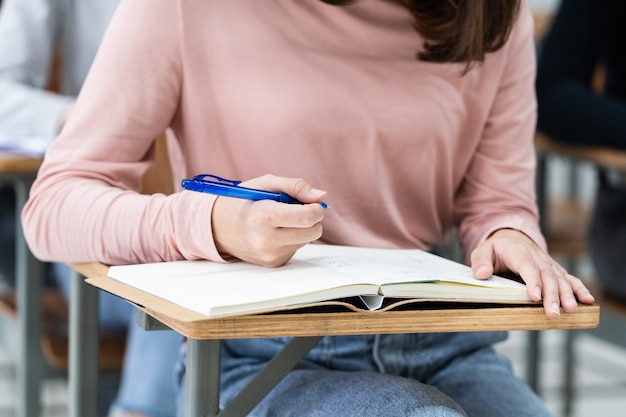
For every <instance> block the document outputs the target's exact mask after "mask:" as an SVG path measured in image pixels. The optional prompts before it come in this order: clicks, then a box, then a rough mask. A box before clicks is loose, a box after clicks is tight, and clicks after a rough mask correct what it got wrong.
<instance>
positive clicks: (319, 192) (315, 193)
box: [309, 188, 326, 197]
mask: <svg viewBox="0 0 626 417" xmlns="http://www.w3.org/2000/svg"><path fill="white" fill-rule="evenodd" d="M325 192H326V191H324V190H320V189H317V188H311V189H310V190H309V194H311V195H312V196H314V197H318V196H320V195H322V194H324V193H325Z"/></svg>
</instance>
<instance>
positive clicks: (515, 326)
mask: <svg viewBox="0 0 626 417" xmlns="http://www.w3.org/2000/svg"><path fill="white" fill-rule="evenodd" d="M72 267H73V268H74V270H75V271H77V272H79V273H80V274H82V275H84V276H86V277H88V279H87V283H89V284H92V285H93V286H95V287H98V288H101V289H103V290H105V291H108V292H110V293H112V294H115V295H118V296H120V297H122V298H125V299H127V300H129V301H131V302H132V303H134V304H135V305H136V306H137V307H138V309H139V310H140V311H141V312H143V313H144V314H145V316H142V317H143V320H144V327H145V328H152V327H158V326H160V325H161V324H162V325H164V326H167V327H169V328H172V329H174V330H176V331H177V332H179V333H180V334H182V335H183V336H186V337H187V344H188V345H187V349H188V351H187V377H186V378H187V379H186V387H187V391H186V395H187V396H186V408H185V416H188V417H196V416H198V417H199V416H203V417H204V416H218V415H219V416H222V417H224V416H244V415H246V414H247V413H248V412H249V411H250V410H251V409H252V408H253V407H254V406H255V405H256V403H257V402H258V401H260V400H261V399H262V398H263V397H264V396H265V394H267V392H269V391H270V390H271V389H272V388H273V387H274V386H275V384H277V383H278V382H279V381H280V380H281V379H282V377H283V376H284V375H286V374H287V373H288V372H289V371H290V370H291V368H292V367H293V366H294V365H295V364H296V363H297V362H298V361H299V360H300V359H301V358H302V357H304V356H305V355H306V354H307V352H308V351H309V350H310V349H311V348H312V347H313V346H314V345H315V344H316V343H317V342H318V341H319V340H320V339H321V338H322V337H323V336H326V335H349V334H389V333H419V332H424V333H425V332H456V331H495V330H546V329H587V328H593V327H596V326H597V325H598V323H599V321H598V320H599V313H600V308H599V306H597V305H592V306H581V307H580V309H579V311H578V312H577V313H574V314H567V313H565V312H562V313H561V317H560V318H559V319H556V320H554V319H548V318H547V317H546V316H545V314H544V311H543V307H541V306H539V305H536V306H535V305H533V306H481V307H478V308H477V307H472V308H462V306H452V307H447V308H444V309H427V308H423V309H419V310H417V309H416V310H410V311H387V312H382V311H378V312H301V313H295V314H285V313H281V314H278V313H277V314H264V315H243V316H235V317H223V318H207V317H205V316H203V315H200V314H198V313H195V312H192V311H189V310H187V309H185V308H183V307H180V306H178V305H175V304H173V303H170V302H167V301H165V300H163V299H160V298H158V297H155V296H152V295H150V294H147V293H145V292H143V291H140V290H137V289H135V288H133V287H130V286H128V285H125V284H122V283H120V282H118V281H115V280H112V279H109V278H107V271H108V267H107V266H105V265H102V264H99V263H89V264H74V265H72ZM80 274H78V273H77V274H76V275H75V280H76V288H79V287H80V286H81V284H82V287H83V288H82V291H85V290H87V292H92V291H94V290H95V288H91V289H87V287H89V286H88V285H85V284H84V283H83V282H82V279H81V278H80ZM72 298H76V297H75V296H74V294H72ZM84 307H87V308H89V307H91V306H90V305H89V304H87V305H85V306H84ZM91 310H92V312H91V313H87V314H86V315H85V314H84V313H85V312H77V311H76V310H70V314H79V315H80V316H81V317H82V316H85V317H87V316H92V314H93V313H95V312H94V311H93V309H91ZM91 320H93V318H92V319H91ZM70 331H71V332H74V331H79V328H78V326H76V328H74V327H72V328H71V329H70ZM274 336H293V337H294V339H293V340H292V342H291V343H290V344H288V345H287V346H286V347H285V348H284V350H283V351H282V352H280V353H279V354H278V355H277V356H276V357H275V358H274V359H273V360H272V361H271V362H270V363H269V364H268V366H267V368H265V369H264V370H263V371H261V373H259V375H258V376H257V377H256V378H255V379H254V380H253V381H252V382H251V385H249V386H247V387H246V388H245V389H244V390H243V391H242V392H241V393H240V394H239V396H238V397H236V398H235V400H234V401H233V402H232V404H230V405H229V406H228V407H227V408H226V409H224V410H222V411H220V410H219V408H218V407H219V402H218V399H219V369H220V366H219V365H220V362H219V361H220V340H221V339H229V338H248V337H251V338H257V337H258V338H261V337H274ZM77 337H80V336H79V335H75V334H74V333H71V335H70V339H71V340H74V339H75V338H77ZM90 337H93V335H92V336H90ZM87 342H88V343H89V344H90V345H93V342H89V341H87ZM83 354H85V353H84V352H83ZM83 359H87V360H88V358H83ZM86 366H87V367H89V366H90V365H88V364H85V363H80V362H76V363H72V367H80V368H84V367H86ZM78 377H80V375H79V376H78ZM75 386H76V387H80V386H82V385H81V384H79V382H76V383H75ZM207 393H209V394H208V395H207ZM71 395H72V396H73V397H74V396H75V397H74V398H73V401H74V400H77V401H78V402H79V404H76V405H75V407H76V408H75V409H76V412H77V414H70V415H71V417H78V416H79V415H87V414H80V413H78V411H80V412H81V413H88V412H89V410H88V409H80V410H79V409H78V407H82V406H85V404H84V403H82V404H80V402H81V401H82V400H81V398H83V396H84V395H87V396H90V395H91V394H87V393H85V392H79V391H76V392H72V393H71Z"/></svg>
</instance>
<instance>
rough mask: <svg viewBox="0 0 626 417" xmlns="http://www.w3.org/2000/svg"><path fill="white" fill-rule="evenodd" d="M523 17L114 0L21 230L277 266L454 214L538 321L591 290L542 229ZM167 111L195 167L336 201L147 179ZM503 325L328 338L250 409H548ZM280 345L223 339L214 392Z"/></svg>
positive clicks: (426, 231)
mask: <svg viewBox="0 0 626 417" xmlns="http://www.w3.org/2000/svg"><path fill="white" fill-rule="evenodd" d="M335 3H347V4H343V5H341V7H339V5H338V4H335ZM155 25H158V27H157V28H155ZM532 34H533V29H532V19H531V16H530V15H529V12H528V10H527V8H526V6H525V4H524V5H522V6H521V9H520V5H519V4H518V3H517V1H512V0H508V1H504V0H485V1H483V2H476V1H471V2H469V1H464V0H456V1H451V2H440V1H438V0H433V1H426V0H425V1H415V2H411V1H402V2H398V1H391V0H380V1H378V0H371V1H361V2H346V1H343V2H338V1H330V0H328V1H320V0H307V1H298V2H293V1H288V0H277V1H272V2H250V1H244V0H230V1H228V2H223V1H194V0H178V1H168V2H154V1H153V0H135V1H133V2H126V3H124V2H123V3H122V4H121V6H120V9H118V13H117V16H116V17H115V18H114V20H113V22H112V25H111V26H110V28H109V32H108V34H107V36H106V37H105V40H104V43H103V47H102V49H101V51H100V54H99V57H98V58H97V59H96V62H95V64H94V66H93V67H92V71H91V73H90V75H89V79H88V80H87V82H86V84H85V87H84V89H83V91H82V93H81V95H80V97H79V99H78V102H77V104H76V108H75V111H74V113H73V114H72V118H71V119H70V120H69V121H68V122H67V124H66V129H65V130H64V131H63V134H62V135H61V137H60V138H59V139H58V140H57V141H56V142H55V144H54V145H53V147H52V148H51V149H50V151H49V152H48V154H47V155H46V161H45V162H44V164H43V167H42V169H41V171H40V175H39V178H38V179H37V182H36V183H35V185H34V187H33V192H32V194H31V200H30V201H29V203H28V205H27V207H26V208H25V211H24V213H23V221H24V224H25V230H26V235H27V239H28V241H29V243H30V245H31V246H32V249H33V250H34V252H35V253H36V254H37V255H38V256H39V257H42V258H45V259H52V258H54V259H59V260H64V261H74V262H77V261H86V260H91V261H93V260H98V261H102V262H106V263H110V264H119V263H128V262H154V261H162V260H164V261H170V260H177V259H209V260H213V261H216V262H225V261H235V260H240V261H246V262H253V263H257V264H261V265H266V266H270V267H277V266H280V265H282V264H283V263H285V262H286V261H287V260H288V259H289V258H290V257H291V256H292V255H293V253H294V252H295V251H296V250H297V249H298V248H299V247H301V246H302V245H304V244H306V243H308V242H313V241H319V242H320V243H325V244H343V245H353V246H370V247H396V248H405V247H414V248H422V249H432V248H433V247H435V246H436V245H438V244H441V243H442V242H443V239H444V235H445V233H446V232H447V231H448V230H450V229H452V228H453V227H457V228H458V234H459V238H460V241H461V244H462V246H463V248H464V250H465V253H466V258H467V260H468V262H470V263H471V265H472V268H473V270H474V272H475V275H476V276H477V277H479V278H486V277H488V276H490V275H491V274H492V272H494V271H498V272H502V271H507V270H510V271H512V272H515V273H518V274H520V275H521V277H522V278H523V279H524V280H525V281H526V283H527V285H528V291H529V294H530V295H531V297H533V298H534V299H535V300H540V299H541V300H543V304H544V307H545V311H546V314H547V315H548V316H550V317H556V316H558V314H559V308H560V307H561V308H563V309H564V310H565V311H574V310H575V309H576V307H577V303H576V297H578V299H579V301H581V302H584V303H590V302H592V301H593V297H592V296H591V294H589V292H588V291H587V289H586V288H585V287H584V286H583V285H582V283H581V282H580V280H578V279H576V278H575V277H572V276H570V275H568V274H567V273H566V272H565V271H564V269H563V268H562V267H560V266H559V265H558V264H557V263H556V262H555V261H554V260H552V259H551V258H550V257H549V255H548V254H547V253H546V251H545V243H544V240H543V238H542V236H541V234H540V231H539V228H538V224H537V211H536V207H535V202H534V189H533V176H534V172H533V170H534V151H533V142H532V138H533V131H534V122H535V101H534V88H533V82H534V75H535V71H534V68H535V67H534V49H533V39H532V36H533V35H532ZM167 127H171V128H172V129H173V130H174V131H175V133H176V136H177V137H178V138H179V140H180V145H181V148H182V150H183V153H184V155H185V165H186V169H187V174H188V175H195V174H200V173H210V174H215V175H219V176H221V177H225V178H233V179H245V180H248V181H246V182H245V183H244V184H245V185H248V186H252V187H255V188H265V189H269V190H273V191H282V192H285V193H287V194H290V195H291V196H293V197H295V198H297V199H299V200H300V201H303V202H305V203H317V202H320V201H322V200H324V201H326V202H327V203H328V204H329V206H330V208H329V209H327V210H324V209H323V208H322V207H321V205H319V204H304V205H288V204H280V203H275V202H270V201H259V202H251V201H246V200H240V199H232V198H227V197H215V196H208V195H206V194H201V193H195V192H191V191H182V192H179V193H175V194H174V195H171V196H168V197H166V196H159V195H156V196H141V195H139V194H138V193H137V189H138V186H139V179H140V178H141V175H142V172H143V171H144V170H145V169H146V168H147V167H148V166H149V164H150V159H149V155H150V152H148V151H149V149H150V147H151V146H152V139H151V138H153V137H154V136H155V135H156V134H158V133H159V132H161V131H163V130H164V129H165V128H167ZM86 139H89V140H86ZM265 174H272V175H265ZM300 178H306V180H304V179H300ZM322 189H323V190H324V191H322ZM50 219H54V221H50ZM60 230H68V231H71V232H70V233H65V234H62V235H61V234H60V233H58V232H59V231H60ZM505 337H506V334H505V333H459V334H424V335H385V336H350V337H332V338H325V339H324V340H323V341H322V342H321V343H320V344H319V345H318V346H316V347H315V348H314V349H313V350H312V351H311V353H310V354H309V355H308V356H307V357H306V358H305V359H304V360H303V361H302V362H301V363H300V364H299V366H298V367H297V369H295V370H294V371H292V372H290V373H289V375H288V376H287V377H286V378H285V379H284V380H283V381H282V382H281V383H280V384H279V385H278V386H277V387H276V388H275V389H274V390H273V391H272V392H271V393H270V394H269V395H268V397H266V398H265V399H264V400H263V401H262V402H261V404H260V405H259V406H258V407H256V408H255V410H254V411H253V415H258V416H261V415H281V416H284V415H298V416H303V415H307V416H308V415H333V416H341V415H350V416H352V415H360V416H363V415H365V416H368V415H388V416H394V415H398V416H413V415H420V416H421V415H437V416H444V415H445V416H448V415H454V416H459V415H469V416H478V415H489V416H522V415H528V416H531V415H532V416H542V415H548V412H547V411H546V410H545V408H544V407H543V405H542V404H541V402H540V400H539V399H538V398H537V397H536V396H535V395H534V394H533V393H532V392H531V390H530V389H529V388H528V387H527V386H526V385H525V384H524V383H523V382H522V381H520V380H519V379H517V378H516V377H515V376H514V375H513V373H512V371H511V369H510V366H509V363H508V362H507V361H505V360H504V359H503V358H501V357H499V356H498V355H497V354H496V353H495V352H494V351H493V349H492V344H493V343H495V342H498V341H501V340H503V339H504V338H505ZM284 343H285V340H283V339H269V340H268V339H262V340H258V339H257V340H232V341H228V342H225V344H224V349H223V362H222V364H223V368H222V398H221V401H222V403H223V404H225V403H227V402H228V401H229V400H230V399H231V398H232V397H233V396H234V395H235V394H236V392H237V391H238V389H239V388H240V387H241V386H242V385H243V384H244V383H245V382H247V381H248V380H249V379H250V378H251V377H252V375H254V373H255V372H256V371H257V370H258V369H260V368H261V367H262V366H263V365H264V364H265V363H266V362H267V360H268V359H269V358H271V356H272V355H273V354H274V353H275V352H277V351H278V350H279V349H280V347H281V346H282V345H283V344H284ZM182 372H184V369H183V370H182V371H181V375H182ZM181 381H182V378H181ZM179 413H182V410H179Z"/></svg>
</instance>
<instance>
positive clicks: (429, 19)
mask: <svg viewBox="0 0 626 417" xmlns="http://www.w3.org/2000/svg"><path fill="white" fill-rule="evenodd" d="M321 1H323V2H324V3H328V4H332V5H337V6H339V5H346V4H350V3H354V2H355V0H321ZM398 1H400V2H401V3H403V4H404V5H405V6H406V7H407V8H408V9H409V10H410V12H411V14H412V15H413V18H414V26H415V29H416V30H417V31H418V32H419V33H420V34H421V35H422V36H423V37H424V38H425V40H426V41H425V44H424V50H422V51H419V52H418V53H417V57H418V58H419V59H421V60H423V61H429V62H457V63H465V70H464V71H463V72H464V73H466V72H467V71H468V70H469V69H470V68H471V67H472V65H474V64H475V63H480V62H483V61H484V60H485V55H486V54H487V53H489V52H495V51H497V50H498V49H500V48H501V47H502V46H503V45H504V44H505V43H506V41H507V39H508V38H509V35H510V33H511V29H512V27H513V24H514V22H515V19H516V17H517V13H518V11H519V7H520V0H398Z"/></svg>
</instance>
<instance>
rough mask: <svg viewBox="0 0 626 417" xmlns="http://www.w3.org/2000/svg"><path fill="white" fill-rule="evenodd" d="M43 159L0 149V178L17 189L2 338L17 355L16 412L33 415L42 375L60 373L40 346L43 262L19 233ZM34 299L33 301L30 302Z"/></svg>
mask: <svg viewBox="0 0 626 417" xmlns="http://www.w3.org/2000/svg"><path fill="white" fill-rule="evenodd" d="M41 162H42V160H41V159H39V158H30V157H25V156H19V155H16V154H12V153H7V152H0V182H1V183H9V184H11V185H12V186H13V187H14V188H15V193H16V219H15V224H16V226H17V233H16V242H15V249H16V287H17V297H18V298H17V305H18V309H19V314H18V317H17V321H16V322H15V321H14V320H10V319H9V318H7V317H2V320H0V321H1V323H0V325H1V326H2V329H1V330H2V333H3V342H5V344H7V343H8V344H13V346H9V350H11V351H12V352H11V353H13V356H14V357H17V382H18V385H17V388H18V398H17V407H18V410H17V411H18V412H17V415H18V416H19V417H34V416H38V415H40V412H41V395H40V384H41V380H42V379H43V376H44V374H45V375H56V374H60V372H59V371H58V370H54V369H52V368H51V367H49V366H48V364H47V362H46V361H45V359H44V357H43V354H42V351H41V346H40V338H41V305H40V302H39V300H40V299H41V276H42V271H43V268H42V264H41V262H39V261H38V260H37V259H35V257H34V256H33V255H32V253H31V252H30V250H29V249H28V246H27V245H26V241H25V240H24V236H23V234H22V229H21V222H20V214H21V212H22V208H23V207H24V204H26V201H27V199H28V193H29V191H30V187H31V185H32V183H33V181H34V179H35V177H36V175H37V170H38V169H39V166H40V165H41ZM32 300H36V302H32Z"/></svg>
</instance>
